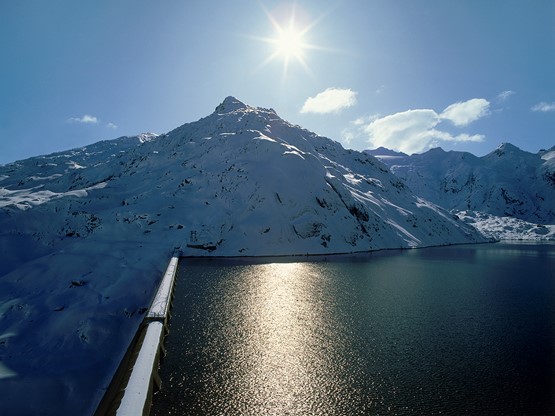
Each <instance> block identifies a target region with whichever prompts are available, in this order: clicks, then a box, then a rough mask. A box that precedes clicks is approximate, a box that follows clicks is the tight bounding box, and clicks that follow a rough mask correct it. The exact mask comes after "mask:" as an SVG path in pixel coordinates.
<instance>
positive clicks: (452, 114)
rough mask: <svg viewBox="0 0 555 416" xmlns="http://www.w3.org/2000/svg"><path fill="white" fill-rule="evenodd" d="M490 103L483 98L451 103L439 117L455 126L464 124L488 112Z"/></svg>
mask: <svg viewBox="0 0 555 416" xmlns="http://www.w3.org/2000/svg"><path fill="white" fill-rule="evenodd" d="M489 106H490V103H489V101H488V100H485V99H483V98H473V99H471V100H468V101H464V102H458V103H455V104H451V105H450V106H449V107H447V108H446V109H445V110H443V112H442V113H441V114H440V118H442V119H444V120H449V121H451V122H452V123H453V124H454V125H455V126H466V125H468V124H470V123H472V122H473V121H476V120H478V119H480V118H482V117H484V116H487V115H488V114H489Z"/></svg>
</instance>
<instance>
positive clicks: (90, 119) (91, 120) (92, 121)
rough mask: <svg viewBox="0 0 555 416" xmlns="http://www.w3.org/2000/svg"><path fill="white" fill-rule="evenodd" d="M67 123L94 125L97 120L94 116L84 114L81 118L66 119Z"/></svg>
mask: <svg viewBox="0 0 555 416" xmlns="http://www.w3.org/2000/svg"><path fill="white" fill-rule="evenodd" d="M67 122H68V123H88V124H96V123H98V118H96V117H95V116H91V115H89V114H85V115H84V116H83V117H70V118H68V119H67Z"/></svg>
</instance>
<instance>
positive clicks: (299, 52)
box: [273, 26, 305, 61]
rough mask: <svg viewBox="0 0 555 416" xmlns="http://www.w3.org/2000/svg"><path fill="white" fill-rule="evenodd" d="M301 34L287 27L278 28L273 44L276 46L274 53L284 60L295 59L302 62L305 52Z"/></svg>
mask: <svg viewBox="0 0 555 416" xmlns="http://www.w3.org/2000/svg"><path fill="white" fill-rule="evenodd" d="M303 35H304V34H303V32H302V31H300V30H298V29H297V28H295V27H294V26H289V27H286V28H281V27H279V28H278V30H277V34H276V37H275V38H274V39H273V43H275V46H276V53H277V54H278V55H279V56H281V57H282V58H283V59H284V60H286V61H287V60H289V59H291V58H295V59H297V60H298V61H302V60H303V57H304V52H305V42H304V39H303Z"/></svg>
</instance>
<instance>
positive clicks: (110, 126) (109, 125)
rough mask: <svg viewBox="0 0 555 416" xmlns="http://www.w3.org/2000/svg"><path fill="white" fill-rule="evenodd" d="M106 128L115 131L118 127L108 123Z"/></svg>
mask: <svg viewBox="0 0 555 416" xmlns="http://www.w3.org/2000/svg"><path fill="white" fill-rule="evenodd" d="M106 127H108V128H109V129H117V128H118V126H116V125H115V124H114V123H108V124H106Z"/></svg>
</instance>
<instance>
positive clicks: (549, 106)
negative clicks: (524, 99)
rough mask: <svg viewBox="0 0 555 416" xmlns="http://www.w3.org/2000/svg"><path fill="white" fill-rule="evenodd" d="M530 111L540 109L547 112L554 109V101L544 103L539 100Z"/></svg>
mask: <svg viewBox="0 0 555 416" xmlns="http://www.w3.org/2000/svg"><path fill="white" fill-rule="evenodd" d="M532 111H540V112H542V113H547V112H548V111H555V102H553V103H545V102H541V103H538V104H536V105H535V106H533V107H532Z"/></svg>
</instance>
